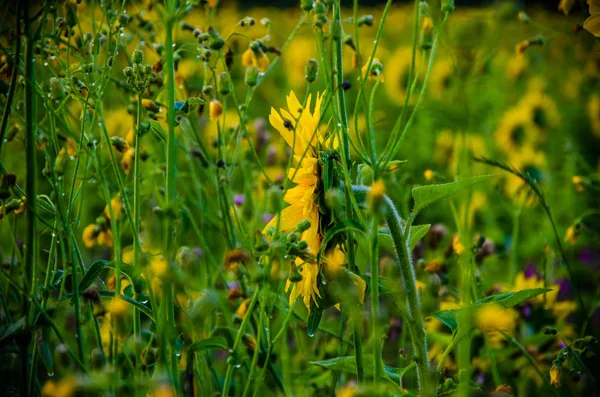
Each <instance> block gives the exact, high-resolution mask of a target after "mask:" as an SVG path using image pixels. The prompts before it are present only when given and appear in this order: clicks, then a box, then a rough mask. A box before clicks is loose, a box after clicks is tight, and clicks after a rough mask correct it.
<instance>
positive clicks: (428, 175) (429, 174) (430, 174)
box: [423, 170, 435, 181]
mask: <svg viewBox="0 0 600 397" xmlns="http://www.w3.org/2000/svg"><path fill="white" fill-rule="evenodd" d="M423 176H424V177H425V179H426V180H428V181H431V180H432V179H433V177H434V176H435V172H433V171H432V170H425V172H423Z"/></svg>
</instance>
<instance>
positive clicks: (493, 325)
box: [474, 304, 519, 345]
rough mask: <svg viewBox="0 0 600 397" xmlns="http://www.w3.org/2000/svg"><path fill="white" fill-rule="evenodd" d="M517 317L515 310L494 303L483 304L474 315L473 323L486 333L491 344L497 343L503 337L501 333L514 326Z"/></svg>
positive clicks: (507, 331) (510, 329) (509, 330)
mask: <svg viewBox="0 0 600 397" xmlns="http://www.w3.org/2000/svg"><path fill="white" fill-rule="evenodd" d="M518 317H519V315H518V313H517V312H516V311H515V310H513V309H506V308H504V307H502V306H500V305H496V304H486V305H483V306H482V307H480V308H479V309H478V310H477V311H476V312H475V315H474V319H475V325H476V326H477V328H479V329H480V330H481V331H482V332H486V333H487V334H488V336H489V338H490V341H491V342H492V344H493V345H498V343H499V342H500V341H502V340H503V339H504V336H503V335H502V334H503V333H509V332H511V331H512V330H513V329H514V328H515V326H516V322H517V319H518Z"/></svg>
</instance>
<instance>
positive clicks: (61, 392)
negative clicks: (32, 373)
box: [41, 378, 77, 397]
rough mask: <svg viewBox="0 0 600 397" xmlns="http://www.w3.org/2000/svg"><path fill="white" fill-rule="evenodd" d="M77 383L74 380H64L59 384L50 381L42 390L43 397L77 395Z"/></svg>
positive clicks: (69, 396)
mask: <svg viewBox="0 0 600 397" xmlns="http://www.w3.org/2000/svg"><path fill="white" fill-rule="evenodd" d="M76 388H77V382H76V381H75V379H74V378H63V379H61V380H60V381H58V383H55V382H54V381H53V380H48V381H46V383H44V387H43V388H42V394H41V395H42V397H71V396H74V395H75V390H76Z"/></svg>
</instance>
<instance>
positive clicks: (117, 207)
mask: <svg viewBox="0 0 600 397" xmlns="http://www.w3.org/2000/svg"><path fill="white" fill-rule="evenodd" d="M110 205H111V206H112V211H113V216H114V217H115V221H118V220H119V217H120V216H121V210H122V209H123V204H121V199H119V198H118V197H114V198H113V199H112V200H110ZM104 216H105V217H106V219H110V211H109V208H108V205H107V206H106V207H105V208H104Z"/></svg>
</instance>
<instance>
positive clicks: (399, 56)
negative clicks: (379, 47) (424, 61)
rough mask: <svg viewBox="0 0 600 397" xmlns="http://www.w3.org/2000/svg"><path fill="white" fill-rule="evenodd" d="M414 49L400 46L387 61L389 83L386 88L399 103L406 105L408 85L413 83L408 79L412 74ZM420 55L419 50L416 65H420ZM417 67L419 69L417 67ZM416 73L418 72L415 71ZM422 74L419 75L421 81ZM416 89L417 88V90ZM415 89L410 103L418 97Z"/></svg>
mask: <svg viewBox="0 0 600 397" xmlns="http://www.w3.org/2000/svg"><path fill="white" fill-rule="evenodd" d="M411 54H412V49H411V48H410V47H400V48H399V49H398V50H397V51H396V52H395V53H394V55H392V57H391V58H390V59H389V60H388V61H387V62H386V65H387V66H386V75H387V83H386V85H385V89H386V91H387V93H388V95H389V96H390V98H391V99H393V100H394V101H395V102H396V103H397V104H398V105H404V101H405V99H406V93H407V91H408V85H409V84H410V83H411V82H409V81H408V78H409V74H410V66H411V59H412V55H411ZM419 62H420V56H419V52H417V60H416V65H419ZM415 69H417V68H416V67H415ZM415 74H416V72H415ZM421 77H422V75H421V74H419V75H418V79H419V81H420V80H421ZM415 91H416V90H415ZM415 91H413V95H412V96H411V98H410V100H409V103H412V101H413V100H414V99H415V98H416V95H415Z"/></svg>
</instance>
